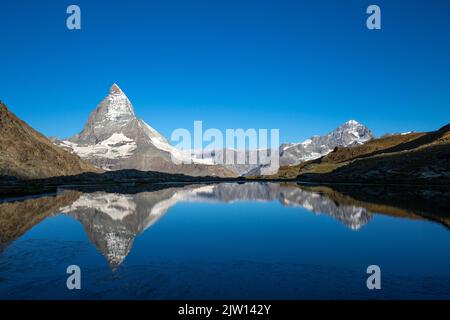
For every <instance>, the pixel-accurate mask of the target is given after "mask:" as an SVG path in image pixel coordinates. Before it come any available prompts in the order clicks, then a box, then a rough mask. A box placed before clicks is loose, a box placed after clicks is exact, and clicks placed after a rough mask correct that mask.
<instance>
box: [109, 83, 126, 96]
mask: <svg viewBox="0 0 450 320" xmlns="http://www.w3.org/2000/svg"><path fill="white" fill-rule="evenodd" d="M109 94H110V95H113V94H124V93H123V91H122V89H120V87H119V86H118V85H117V83H113V85H112V86H111V88H109Z"/></svg>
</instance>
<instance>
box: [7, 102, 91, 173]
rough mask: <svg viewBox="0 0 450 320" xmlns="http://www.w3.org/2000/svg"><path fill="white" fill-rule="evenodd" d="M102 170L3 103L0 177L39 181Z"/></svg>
mask: <svg viewBox="0 0 450 320" xmlns="http://www.w3.org/2000/svg"><path fill="white" fill-rule="evenodd" d="M88 171H91V172H98V171H99V170H98V169H97V168H96V167H94V166H92V165H90V164H88V163H86V162H84V161H83V160H81V159H80V158H79V157H78V156H76V155H73V154H71V153H69V152H67V151H65V150H63V149H61V148H59V147H57V146H55V145H54V144H53V143H51V142H50V141H49V140H48V139H47V138H46V137H45V136H44V135H42V134H40V133H39V132H37V131H36V130H34V129H33V128H31V127H30V126H29V125H28V124H26V123H25V122H23V121H22V120H20V119H19V118H17V117H16V116H15V115H14V114H13V113H12V112H10V111H9V110H8V108H7V107H6V106H5V105H4V104H3V103H2V102H0V176H14V177H18V178H21V179H38V178H48V177H55V176H66V175H75V174H79V173H82V172H88Z"/></svg>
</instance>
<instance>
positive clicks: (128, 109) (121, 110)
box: [97, 83, 135, 121]
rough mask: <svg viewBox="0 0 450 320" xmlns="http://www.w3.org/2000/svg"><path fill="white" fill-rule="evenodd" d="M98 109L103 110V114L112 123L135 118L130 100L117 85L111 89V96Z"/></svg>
mask: <svg viewBox="0 0 450 320" xmlns="http://www.w3.org/2000/svg"><path fill="white" fill-rule="evenodd" d="M97 108H99V109H102V111H103V112H102V113H104V115H105V117H106V119H108V120H110V121H121V120H122V119H127V118H134V117H135V115H134V110H133V106H132V105H131V102H130V100H129V99H128V97H127V96H126V95H125V93H124V92H123V91H122V90H121V89H120V88H119V86H118V85H117V84H115V83H114V84H113V85H112V86H111V88H110V89H109V95H108V96H107V97H106V98H105V99H104V100H103V101H102V103H100V105H99V106H98V107H97Z"/></svg>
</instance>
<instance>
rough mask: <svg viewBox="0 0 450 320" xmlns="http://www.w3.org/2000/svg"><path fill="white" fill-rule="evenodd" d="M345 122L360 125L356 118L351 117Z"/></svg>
mask: <svg viewBox="0 0 450 320" xmlns="http://www.w3.org/2000/svg"><path fill="white" fill-rule="evenodd" d="M345 124H349V125H353V126H356V125H359V124H360V123H359V122H358V121H356V120H353V119H351V120H348V121H347V122H346V123H345Z"/></svg>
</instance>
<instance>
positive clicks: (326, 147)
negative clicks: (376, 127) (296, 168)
mask: <svg viewBox="0 0 450 320" xmlns="http://www.w3.org/2000/svg"><path fill="white" fill-rule="evenodd" d="M372 138H373V135H372V133H371V132H370V130H369V129H368V128H367V127H366V126H364V125H362V124H360V123H359V122H358V121H356V120H349V121H347V122H346V123H344V124H343V125H341V126H340V127H339V128H337V129H335V130H333V131H331V132H330V133H328V134H327V135H325V136H313V137H311V138H309V139H306V140H305V141H303V142H299V143H293V144H284V145H282V146H281V148H280V164H281V165H296V164H299V163H301V162H304V161H308V160H314V159H317V158H320V157H322V156H324V155H326V154H328V153H330V152H332V151H333V150H334V148H335V147H348V146H351V145H354V144H364V143H366V142H367V141H369V140H371V139H372Z"/></svg>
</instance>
